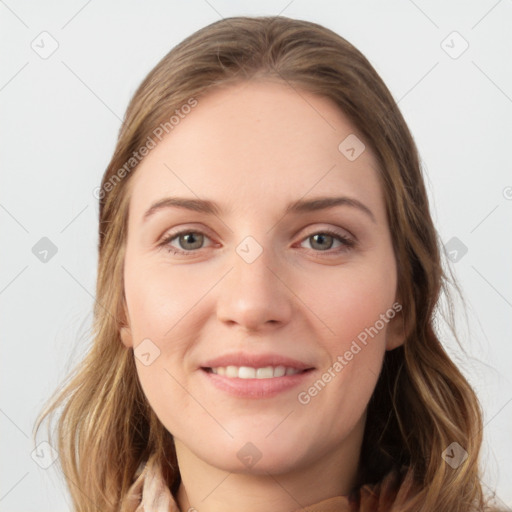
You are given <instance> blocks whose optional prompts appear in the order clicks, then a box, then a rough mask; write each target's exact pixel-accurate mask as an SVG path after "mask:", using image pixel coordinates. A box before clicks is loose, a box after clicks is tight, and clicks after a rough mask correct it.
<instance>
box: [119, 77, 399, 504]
mask: <svg viewBox="0 0 512 512" xmlns="http://www.w3.org/2000/svg"><path fill="white" fill-rule="evenodd" d="M350 134H356V135H357V131H356V130H355V129H354V127H353V126H352V125H351V124H350V122H349V121H348V119H347V118H346V117H345V116H344V115H343V113H342V112H340V110H339V109H338V108H337V106H336V105H335V104H334V103H332V102H331V101H330V100H328V99H326V98H323V97H319V96H316V95H314V94H311V93H308V92H305V91H300V94H298V92H297V91H295V90H294V89H292V88H290V87H289V86H287V85H286V84H283V83H281V82H275V81H274V82H273V81H270V80H266V81H265V80H258V81H251V82H243V83H239V84H236V85H230V86H229V87H224V88H221V89H218V90H215V91H213V92H209V93H208V95H207V96H205V97H202V98H200V99H199V104H198V106H197V107H195V108H194V110H193V111H192V112H191V113H190V114H189V115H188V116H187V117H186V118H185V119H183V120H181V122H180V124H179V125H177V126H176V127H175V128H174V130H173V131H172V132H170V133H169V135H168V136H166V138H164V139H163V140H162V142H160V143H159V144H158V145H157V146H156V148H155V149H153V150H152V151H151V152H150V153H149V154H148V156H147V157H146V158H145V159H144V160H143V161H142V163H141V164H140V166H139V168H138V169H137V171H136V173H135V175H134V176H133V177H132V179H131V181H130V183H129V187H130V190H129V193H130V194H131V197H130V206H129V222H128V238H127V246H126V255H125V267H124V279H125V297H126V305H127V311H126V313H127V326H126V327H124V328H123V329H122V330H121V337H122V340H123V343H124V344H125V345H126V347H130V348H136V347H137V346H138V345H139V344H140V343H141V342H142V341H143V340H145V339H147V338H149V339H150V340H151V343H154V345H155V346H157V347H158V349H159V350H160V354H159V356H158V357H157V358H156V359H155V360H154V361H153V362H152V363H151V364H149V365H147V366H146V365H144V364H142V362H141V361H140V360H139V359H138V358H136V359H135V361H136V365H137V372H138V375H139V378H140V382H141V384H142V387H143V390H144V392H145V394H146V396H147V399H148V400H149V402H150V404H151V406H152V408H153V409H154V411H155V413H156V414H157V416H158V417H159V419H160V420H161V421H162V423H163V424H164V425H165V427H166V428H167V429H168V431H169V432H171V433H172V434H173V436H174V438H175V443H176V452H177V456H178V462H179V466H180V472H181V475H182V484H181V487H180V490H179V493H178V503H179V506H180V509H181V510H188V509H189V507H194V508H195V509H197V510H198V511H200V512H212V511H220V510H222V511H224V512H226V511H235V510H237V511H239V510H244V511H248V512H251V511H263V510H270V509H273V510H282V511H293V510H296V509H299V508H300V507H302V506H306V505H308V504H312V503H316V502H318V501H321V500H323V499H326V498H329V497H333V496H339V495H345V494H348V493H349V491H350V489H351V487H352V485H354V482H355V475H356V471H357V467H358V459H359V453H360V448H361V441H362V438H363V429H364V425H365V420H366V408H367V404H368V401H369V399H370V397H371V395H372V392H373V390H374V388H375V384H376V381H377V377H378V374H379V372H380V370H381V367H382V362H383V357H384V354H385V351H386V350H392V349H394V348H396V347H397V346H398V345H400V344H401V343H403V338H404V336H403V332H402V328H401V325H402V319H401V316H400V315H399V314H397V315H396V316H395V318H394V319H393V320H390V321H389V322H388V323H386V324H385V327H384V328H382V329H381V330H380V331H379V332H378V335H376V336H374V337H373V338H372V339H371V340H370V341H369V342H368V344H367V345H366V346H364V347H363V349H362V350H361V351H359V352H358V353H357V354H356V355H354V357H353V359H352V360H351V361H349V362H348V364H347V365H346V366H344V368H343V370H342V371H340V372H338V373H336V377H334V378H332V380H331V381H330V382H329V383H328V384H327V385H326V386H325V387H324V388H323V389H322V390H321V392H319V393H318V394H317V395H316V396H315V397H313V398H312V399H311V401H310V402H309V403H308V404H305V405H303V404H301V403H300V402H299V401H298V399H297V394H298V393H299V392H300V391H304V390H307V389H308V387H309V386H311V385H312V384H313V383H314V382H315V381H317V380H318V379H319V378H320V377H321V375H322V373H323V372H325V371H327V370H328V368H329V367H331V366H332V365H333V363H334V362H335V361H336V359H337V357H338V356H340V355H342V356H343V354H344V353H345V352H346V351H347V350H348V349H349V348H350V346H351V343H352V341H353V340H354V339H356V338H357V336H358V334H360V333H361V332H362V331H364V329H365V328H368V327H370V326H373V325H374V324H375V322H376V321H377V320H378V319H379V318H380V315H381V314H383V313H385V312H386V310H388V309H389V308H391V306H392V305H393V303H394V302H395V301H397V300H398V298H397V297H396V287H397V270H396V263H395V257H394V253H393V248H392V242H391V235H390V229H389V226H388V223H387V217H386V211H385V203H384V197H383V194H382V189H381V187H380V183H379V179H378V172H377V170H376V169H377V163H376V159H375V157H374V155H373V154H372V152H371V150H370V149H369V146H368V145H366V149H365V151H364V152H363V153H362V154H361V155H360V156H359V157H358V158H357V159H356V160H355V161H349V160H348V159H347V158H346V157H345V155H344V154H342V153H341V152H340V151H339V150H338V145H339V144H340V142H341V141H343V140H344V139H345V138H346V137H347V136H348V135H350ZM359 138H360V139H362V137H359ZM334 195H335V196H347V197H350V198H354V199H357V200H358V201H360V202H361V203H363V204H364V205H365V206H366V207H367V208H368V209H370V210H371V212H372V214H373V217H374V219H372V218H371V217H370V215H368V214H367V213H365V212H364V211H362V210H360V209H358V208H356V207H353V206H349V205H341V206H336V207H334V208H330V209H325V210H320V211H313V212H306V213H298V214H296V213H289V214H287V215H284V209H285V207H286V206H287V204H288V203H289V202H291V201H295V200H298V199H312V198H313V197H320V196H329V197H331V196H334ZM168 196H179V197H188V198H194V199H197V198H201V199H210V200H212V201H215V202H216V203H218V204H219V207H220V208H222V213H220V214H219V215H218V216H216V215H208V214H206V213H202V212H193V211H188V210H185V209H178V208H164V209H161V210H158V211H156V212H154V214H153V215H151V216H150V217H149V218H147V219H146V220H144V219H143V217H144V213H145V212H146V211H147V210H148V209H149V208H150V206H151V205H153V204H154V203H155V202H157V201H159V200H160V199H163V198H165V197H168ZM328 228H330V229H334V230H336V231H337V233H339V234H340V235H341V236H344V237H346V238H348V239H349V240H352V241H353V242H354V245H353V246H352V247H349V246H346V245H345V244H344V242H343V240H341V241H340V240H339V239H337V238H335V237H334V238H329V236H327V238H325V239H324V241H323V242H322V240H320V241H318V239H315V238H314V237H313V235H315V234H321V233H322V232H323V231H322V230H325V229H328ZM181 229H185V230H190V231H193V232H196V233H197V231H196V230H198V231H199V233H204V235H205V236H204V238H203V239H202V241H203V242H202V245H201V238H200V236H201V235H200V234H196V239H191V240H190V239H187V238H185V239H184V240H183V237H182V239H181V244H180V238H179V236H178V237H175V238H174V239H173V240H172V242H169V243H168V245H171V246H172V247H174V248H175V249H181V250H182V251H187V250H188V251H189V253H190V252H191V248H192V251H195V252H194V253H193V255H192V256H190V255H188V256H187V255H175V254H172V253H171V252H170V251H169V250H168V249H167V248H166V247H165V246H162V245H159V244H161V243H162V241H163V240H164V239H165V237H166V236H167V235H169V234H170V233H172V232H175V231H179V230H181ZM247 236H251V237H253V238H254V239H255V240H256V241H257V242H258V244H259V245H260V246H261V248H262V251H263V252H262V253H261V255H260V256H259V257H258V258H257V259H256V260H255V261H253V262H252V263H247V262H246V261H245V260H244V259H243V258H242V257H240V255H239V254H238V253H237V252H236V248H237V246H238V245H239V244H240V243H241V242H242V240H244V239H245V237H247ZM197 237H199V241H198V238H197ZM315 240H316V243H315ZM195 247H199V248H195ZM328 254H330V255H328ZM234 350H241V351H245V352H250V353H263V352H277V353H278V354H281V355H287V356H289V357H293V358H295V359H299V360H302V361H305V362H307V363H309V364H310V365H311V366H312V367H314V368H315V369H314V370H313V371H312V372H310V373H309V374H308V378H307V379H306V381H305V384H304V386H302V385H301V386H299V387H298V388H293V389H291V390H287V391H284V392H282V393H280V394H278V395H277V396H275V397H271V398H264V399H254V398H239V397H234V396H230V395H228V394H227V393H225V392H224V391H221V390H219V389H217V388H215V387H214V386H212V385H211V384H210V383H209V382H208V379H206V378H205V376H204V373H203V371H202V370H200V369H199V368H198V366H199V365H200V363H201V362H204V361H206V360H207V359H209V358H212V357H216V356H219V355H221V354H225V353H228V352H232V351H234ZM248 442H250V443H252V444H253V445H254V446H255V447H256V448H257V450H258V452H259V453H260V454H261V458H260V459H259V461H258V462H257V463H256V464H254V465H252V466H251V467H249V466H248V465H245V464H243V463H242V462H241V460H240V459H239V458H238V457H237V453H238V452H239V450H240V449H241V448H242V447H243V446H244V445H246V443H248ZM255 453H256V452H255Z"/></svg>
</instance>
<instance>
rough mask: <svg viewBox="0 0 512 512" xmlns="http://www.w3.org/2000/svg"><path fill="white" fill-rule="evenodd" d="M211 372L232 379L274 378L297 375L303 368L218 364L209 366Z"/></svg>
mask: <svg viewBox="0 0 512 512" xmlns="http://www.w3.org/2000/svg"><path fill="white" fill-rule="evenodd" d="M208 370H210V371H211V373H214V374H216V375H222V376H224V377H228V378H232V379H236V378H238V379H273V378H275V377H283V376H285V375H295V374H296V373H301V371H303V370H298V369H297V368H287V367H286V366H264V367H262V368H252V367H251V366H218V367H216V368H208V369H207V371H208Z"/></svg>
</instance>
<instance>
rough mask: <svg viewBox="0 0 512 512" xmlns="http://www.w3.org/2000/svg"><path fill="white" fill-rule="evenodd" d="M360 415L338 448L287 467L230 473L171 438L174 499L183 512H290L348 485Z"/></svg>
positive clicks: (357, 446)
mask: <svg viewBox="0 0 512 512" xmlns="http://www.w3.org/2000/svg"><path fill="white" fill-rule="evenodd" d="M364 420H365V415H363V417H362V418H361V421H360V423H359V424H358V425H357V426H356V427H355V428H354V429H353V431H352V432H351V433H350V435H349V436H348V437H346V438H345V439H344V440H343V441H342V443H341V444H340V446H338V447H336V448H335V449H331V450H329V451H328V453H326V454H323V455H320V456H318V455H317V456H316V457H315V459H314V460H310V461H307V462H304V463H303V464H301V465H297V466H296V467H295V468H294V469H293V470H292V471H286V472H277V471H275V472H273V473H272V474H271V473H270V472H267V471H264V472H263V474H261V473H260V474H250V473H235V472H231V471H226V470H223V469H220V468H217V467H215V466H213V465H211V464H208V463H207V462H205V461H204V460H201V459H200V458H198V457H196V456H195V455H194V454H193V453H192V452H190V451H189V450H188V449H187V448H186V447H185V446H184V445H183V444H182V443H180V442H179V441H178V440H177V439H175V445H176V454H177V457H178V465H179V468H180V474H181V485H180V487H179V490H178V493H177V496H176V498H177V500H176V501H177V503H178V506H179V509H180V511H182V512H189V511H191V512H194V511H200V512H220V511H222V512H234V511H237V512H239V511H240V510H243V511H244V512H263V511H265V512H267V511H268V510H279V511H283V512H293V511H297V510H301V509H302V508H303V507H306V506H308V505H312V504H314V503H318V502H319V501H323V500H326V499H328V498H333V497H335V496H347V495H348V494H349V493H350V491H351V490H352V489H353V487H354V485H355V482H356V477H357V469H358V461H359V454H360V451H361V444H362V439H363V433H364V422H365V421H364Z"/></svg>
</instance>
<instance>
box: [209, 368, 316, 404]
mask: <svg viewBox="0 0 512 512" xmlns="http://www.w3.org/2000/svg"><path fill="white" fill-rule="evenodd" d="M200 371H201V373H202V374H203V375H204V376H205V377H206V378H207V379H208V380H209V382H211V383H212V384H213V385H214V386H215V387H217V388H218V389H220V390H221V391H225V392H226V393H228V394H229V395H232V396H236V397H239V398H271V397H273V396H276V395H278V394H279V393H283V392H284V391H288V390H290V389H292V388H295V387H297V386H299V385H301V384H302V385H304V383H305V381H306V379H308V380H309V379H310V378H311V374H312V373H313V370H307V371H305V372H301V373H296V374H294V375H283V376H282V377H273V378H271V379H240V378H238V377H234V378H230V377H225V376H224V375H219V374H216V373H211V372H208V371H206V370H203V369H201V370H200Z"/></svg>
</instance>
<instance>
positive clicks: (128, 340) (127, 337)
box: [119, 327, 133, 348]
mask: <svg viewBox="0 0 512 512" xmlns="http://www.w3.org/2000/svg"><path fill="white" fill-rule="evenodd" d="M119 336H120V337H121V341H122V342H123V345H124V346H125V347H126V348H132V347H133V338H132V333H131V331H130V328H129V327H121V329H120V330H119Z"/></svg>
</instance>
